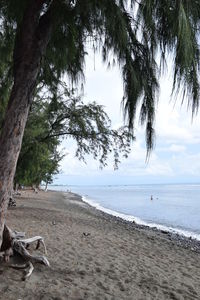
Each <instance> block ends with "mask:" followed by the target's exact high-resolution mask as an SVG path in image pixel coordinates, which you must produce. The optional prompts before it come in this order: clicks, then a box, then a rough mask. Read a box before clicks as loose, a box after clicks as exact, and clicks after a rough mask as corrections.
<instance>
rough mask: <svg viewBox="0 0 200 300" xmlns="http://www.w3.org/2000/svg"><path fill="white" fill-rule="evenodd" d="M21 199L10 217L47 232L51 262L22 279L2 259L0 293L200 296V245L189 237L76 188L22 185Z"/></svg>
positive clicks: (96, 298) (96, 299) (111, 299)
mask: <svg viewBox="0 0 200 300" xmlns="http://www.w3.org/2000/svg"><path fill="white" fill-rule="evenodd" d="M16 201H17V206H16V207H15V208H11V209H9V210H8V215H7V225H8V226H9V227H10V228H11V229H12V230H17V231H25V232H26V237H32V236H35V235H40V236H42V237H43V238H44V240H45V243H46V247H47V253H48V255H47V258H48V260H49V262H50V268H47V267H45V266H43V265H40V264H37V265H34V271H33V273H32V275H31V277H30V278H29V279H28V280H27V281H25V282H24V281H22V280H21V277H22V274H23V270H21V271H20V270H13V269H11V268H9V267H8V265H7V264H5V263H3V262H1V264H0V273H1V275H3V276H2V280H1V283H0V299H2V300H4V299H7V300H16V299H26V300H35V299H39V300H55V299H57V300H66V299H69V300H78V299H79V300H102V299H105V300H133V299H134V300H146V299H148V300H155V299H159V300H167V299H172V300H174V299H176V300H183V299H187V300H194V299H199V295H200V286H199V280H200V268H199V253H198V251H191V243H190V246H189V247H187V246H186V245H185V242H184V245H183V246H180V245H179V243H178V242H177V241H175V240H174V239H173V238H172V237H170V236H168V234H166V233H163V232H159V231H154V230H152V229H149V228H146V227H145V226H139V225H137V224H134V223H130V222H127V221H125V220H122V219H120V218H117V217H114V216H111V215H108V214H106V213H103V212H101V211H98V210H97V209H95V208H94V207H92V206H89V205H88V204H86V203H84V202H83V201H82V199H81V196H79V195H77V194H74V193H65V192H58V191H56V192H55V191H51V192H43V191H40V192H38V193H37V194H36V193H34V192H33V191H24V192H22V194H21V196H19V197H17V198H16ZM41 250H42V249H41ZM30 251H32V252H33V253H35V254H36V253H38V251H36V250H35V249H34V247H31V248H30ZM11 263H12V259H11Z"/></svg>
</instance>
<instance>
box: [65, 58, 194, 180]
mask: <svg viewBox="0 0 200 300" xmlns="http://www.w3.org/2000/svg"><path fill="white" fill-rule="evenodd" d="M88 61H89V66H88V68H87V72H86V86H85V99H87V100H90V101H93V100H96V101H97V102H98V103H100V104H102V105H105V109H106V111H107V113H108V115H109V117H110V118H111V119H112V122H113V126H114V127H115V128H116V127H117V126H118V125H121V124H122V114H121V110H120V104H121V99H122V94H123V88H122V81H121V78H120V74H119V71H118V70H117V69H115V70H113V71H110V72H108V71H106V68H105V67H102V65H101V59H100V58H98V57H96V64H95V70H94V64H93V57H90V58H89V59H88ZM170 99H171V79H170V78H169V77H167V76H166V77H165V78H164V79H162V80H161V94H160V100H159V104H158V107H157V114H156V136H157V139H156V148H155V150H154V151H153V153H152V155H151V157H150V161H149V163H148V164H146V163H145V159H146V148H145V146H144V144H145V142H144V141H145V138H144V129H141V128H140V127H138V128H137V129H136V138H137V140H136V142H134V143H133V150H132V152H131V153H130V155H129V158H128V159H127V160H123V162H122V164H121V165H120V168H119V170H118V171H116V172H114V171H113V163H112V160H111V159H110V160H109V165H108V167H107V168H105V169H104V170H103V171H100V170H99V163H98V162H97V161H94V160H93V158H91V157H89V158H87V165H85V164H84V163H83V162H80V161H78V159H77V158H74V154H75V147H74V145H73V144H66V143H65V145H67V149H66V151H67V152H69V154H68V155H67V156H66V157H65V159H64V160H63V162H62V169H63V173H64V174H67V175H70V176H85V178H86V177H87V176H88V177H89V176H90V177H91V176H92V177H93V179H94V181H95V176H101V177H105V178H107V176H108V178H109V180H110V182H112V180H113V181H115V180H116V182H117V178H119V177H120V178H121V176H124V177H126V178H127V177H130V178H131V177H133V178H137V177H138V178H142V179H141V180H146V181H151V180H152V178H153V177H155V178H157V179H156V180H158V181H159V180H160V178H163V180H164V179H165V178H172V180H174V181H178V180H179V178H181V180H184V178H187V179H188V178H189V177H190V176H196V177H195V178H199V179H200V147H199V143H200V120H199V118H198V117H197V118H194V121H193V123H192V122H191V114H190V113H188V112H187V110H186V108H185V107H184V106H183V107H182V108H180V103H177V104H176V105H174V103H173V101H170ZM142 176H143V177H142ZM144 176H145V179H144ZM98 178H99V177H98ZM74 180H76V179H74ZM166 180H167V179H166ZM96 183H97V184H98V181H97V182H96ZM141 183H143V182H141Z"/></svg>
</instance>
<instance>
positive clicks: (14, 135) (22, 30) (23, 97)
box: [0, 0, 51, 248]
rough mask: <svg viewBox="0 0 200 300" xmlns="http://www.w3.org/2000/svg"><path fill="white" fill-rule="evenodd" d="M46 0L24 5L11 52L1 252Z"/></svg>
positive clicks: (44, 31)
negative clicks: (10, 85) (11, 83)
mask: <svg viewBox="0 0 200 300" xmlns="http://www.w3.org/2000/svg"><path fill="white" fill-rule="evenodd" d="M45 2H46V1H45V0H30V1H27V3H28V4H27V8H26V10H25V12H24V16H23V20H22V22H21V24H20V26H19V27H18V30H17V35H16V41H15V49H14V55H13V59H14V70H13V76H14V83H13V87H12V91H11V95H10V99H9V102H8V107H7V111H6V114H5V120H4V124H3V128H2V131H1V135H0V248H1V244H2V237H3V236H2V234H3V230H4V225H5V216H6V211H7V205H8V198H9V197H8V196H9V193H10V191H11V189H12V185H13V179H14V174H15V170H16V164H17V159H18V156H19V152H20V149H21V143H22V138H23V134H24V128H25V125H26V121H27V117H28V112H29V108H30V105H31V101H32V98H33V93H34V90H35V87H36V84H37V77H38V73H39V71H40V63H41V58H42V56H43V55H44V53H45V50H46V47H47V44H48V41H49V38H50V32H51V14H50V9H49V10H48V11H47V12H46V13H45V14H43V15H42V16H41V11H42V8H43V5H44V3H45Z"/></svg>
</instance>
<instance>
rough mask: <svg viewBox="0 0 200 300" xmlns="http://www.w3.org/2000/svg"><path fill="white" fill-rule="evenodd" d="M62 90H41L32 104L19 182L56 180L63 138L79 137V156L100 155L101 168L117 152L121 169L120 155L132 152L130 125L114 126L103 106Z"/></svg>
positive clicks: (32, 183) (116, 159)
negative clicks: (53, 178)
mask: <svg viewBox="0 0 200 300" xmlns="http://www.w3.org/2000/svg"><path fill="white" fill-rule="evenodd" d="M58 90H59V92H57V94H55V93H53V94H49V93H48V94H47V93H46V92H45V91H44V93H42V91H40V93H39V94H38V95H37V97H36V99H35V100H34V102H33V103H32V107H31V111H30V113H29V118H28V122H27V125H26V128H25V132H24V138H23V143H22V149H21V152H20V155H19V159H18V163H17V169H16V174H15V182H16V183H20V184H23V185H30V186H31V185H36V186H38V185H39V184H40V183H41V181H44V182H46V183H47V184H48V183H50V182H52V176H53V175H55V174H56V173H58V168H59V162H60V160H61V159H62V158H63V155H62V154H61V153H59V151H58V150H57V147H58V146H59V145H60V143H61V138H65V137H67V138H72V139H73V140H75V142H76V144H77V151H76V153H75V155H76V157H77V158H78V159H80V160H84V161H85V155H89V154H91V155H93V157H94V159H98V158H99V161H100V167H103V166H105V165H106V161H107V158H108V156H110V155H112V154H113V156H114V157H113V160H114V162H113V164H114V168H117V167H118V164H119V162H120V161H119V160H120V154H121V155H122V156H124V157H127V155H128V153H129V152H130V143H131V140H133V138H134V137H133V135H132V134H131V133H130V132H129V130H128V128H127V127H126V126H124V127H121V128H119V129H118V130H113V129H111V121H110V119H109V117H108V115H107V114H106V113H105V112H104V109H103V107H102V106H101V105H98V104H96V103H95V102H93V103H89V104H84V103H83V102H82V100H81V98H80V97H77V96H74V92H73V91H69V89H68V88H67V87H66V86H65V85H63V84H62V86H60V87H59V89H58ZM41 95H42V96H41Z"/></svg>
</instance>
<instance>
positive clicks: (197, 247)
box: [59, 191, 200, 253]
mask: <svg viewBox="0 0 200 300" xmlns="http://www.w3.org/2000/svg"><path fill="white" fill-rule="evenodd" d="M59 192H63V191H59ZM63 193H65V192H63ZM66 193H71V194H72V195H75V196H77V197H80V201H82V202H83V203H86V204H87V205H88V209H91V208H92V209H95V210H96V211H97V212H99V213H103V214H105V215H106V216H108V218H113V220H114V221H118V222H120V223H121V224H123V225H127V226H128V227H129V228H130V229H138V230H144V231H150V232H153V233H156V234H158V235H159V236H161V237H164V238H166V239H167V240H169V241H170V242H174V243H176V244H177V246H180V247H183V248H185V249H190V250H192V251H195V252H197V253H200V240H198V239H196V238H194V237H192V236H186V235H184V234H182V233H179V232H176V231H175V230H174V232H173V231H170V228H169V227H167V226H164V225H163V229H162V228H158V227H157V226H156V225H157V224H155V226H150V225H149V224H145V225H144V224H139V223H137V222H136V221H134V220H133V221H130V220H127V219H125V218H123V217H121V216H120V215H123V214H121V213H117V212H115V211H112V210H110V209H106V208H104V207H102V209H101V206H100V205H99V207H100V208H98V207H96V206H95V203H94V205H92V203H91V202H90V201H87V200H86V199H85V200H84V196H81V195H79V194H77V193H74V192H66ZM109 211H110V212H111V213H109ZM112 212H113V214H112ZM115 213H116V214H118V215H115ZM100 217H101V216H100ZM130 217H132V218H134V216H130ZM158 226H159V225H158ZM161 226H162V225H161ZM161 226H160V227H161Z"/></svg>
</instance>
